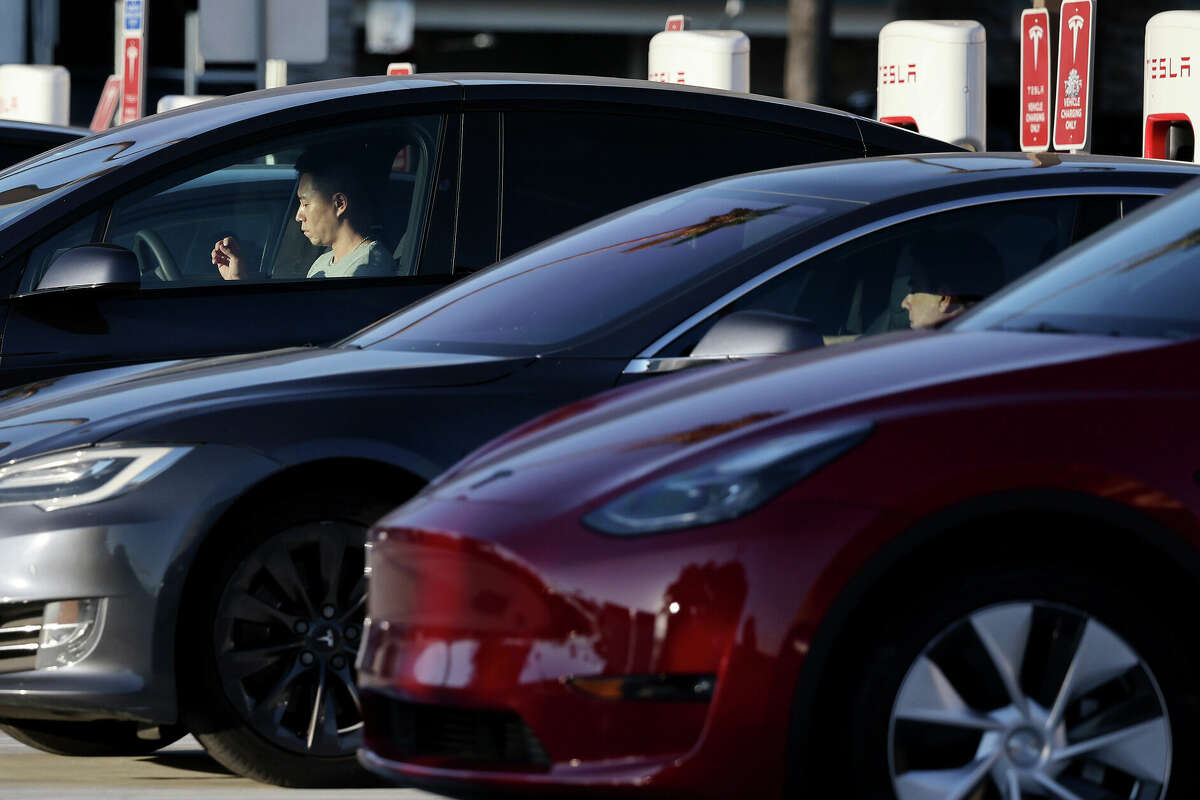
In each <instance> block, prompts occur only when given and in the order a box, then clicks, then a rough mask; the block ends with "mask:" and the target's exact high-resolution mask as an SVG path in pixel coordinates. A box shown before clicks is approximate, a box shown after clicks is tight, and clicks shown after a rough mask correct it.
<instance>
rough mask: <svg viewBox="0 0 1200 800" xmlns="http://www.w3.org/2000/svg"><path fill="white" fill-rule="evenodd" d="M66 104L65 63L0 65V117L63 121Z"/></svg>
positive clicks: (67, 75) (68, 84)
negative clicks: (63, 64)
mask: <svg viewBox="0 0 1200 800" xmlns="http://www.w3.org/2000/svg"><path fill="white" fill-rule="evenodd" d="M70 107H71V74H70V73H69V72H67V69H66V67H60V66H52V65H49V64H4V65H0V119H19V120H24V121H25V122H45V123H49V124H51V125H66V124H68V122H69V121H70V114H71V108H70Z"/></svg>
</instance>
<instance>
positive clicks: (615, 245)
mask: <svg viewBox="0 0 1200 800" xmlns="http://www.w3.org/2000/svg"><path fill="white" fill-rule="evenodd" d="M774 178H775V176H773V175H758V176H755V180H754V181H753V184H752V185H753V186H754V188H753V189H750V188H749V186H748V185H747V181H746V180H744V179H739V180H735V181H724V182H721V183H718V184H713V185H709V186H705V187H701V188H699V189H692V190H688V191H684V192H681V193H677V194H674V195H669V196H667V197H665V198H663V199H660V200H655V201H651V202H650V203H647V204H644V205H641V206H637V207H634V208H632V209H627V210H625V211H623V212H619V213H618V214H616V215H613V216H611V217H608V218H607V219H604V220H602V221H600V222H599V223H596V224H594V225H592V226H590V227H586V228H581V229H578V230H577V231H576V232H574V233H571V234H567V235H566V236H563V237H560V238H558V239H554V240H551V241H550V242H548V243H546V244H544V245H542V246H540V247H536V248H534V249H532V250H526V251H525V252H524V253H522V254H520V255H517V256H515V257H513V258H511V259H509V260H507V261H504V262H501V263H500V264H497V265H495V266H494V267H491V268H489V269H487V270H485V271H483V272H480V273H479V274H478V275H475V276H472V277H471V278H469V279H467V280H464V281H461V282H459V283H457V284H454V285H451V286H450V287H448V288H446V289H444V290H443V291H441V292H439V293H438V294H436V295H432V296H431V297H429V298H427V299H426V300H424V301H422V302H419V303H417V304H416V305H413V306H409V307H408V308H407V309H405V310H403V311H401V312H399V313H397V314H395V315H393V316H392V317H389V318H387V319H385V320H383V321H381V322H380V323H379V324H377V325H375V326H373V327H372V328H368V329H367V330H365V331H363V332H362V333H360V334H359V335H358V336H357V337H356V338H355V339H354V340H351V341H350V342H349V343H350V344H354V345H359V346H364V345H368V344H376V343H377V344H378V345H379V346H382V347H387V348H390V349H397V350H429V351H439V350H448V351H452V352H466V353H487V354H493V355H530V354H537V353H544V352H547V351H552V350H557V349H562V348H567V347H574V346H576V345H578V344H579V343H580V342H582V341H585V340H587V339H588V338H590V337H593V336H596V335H599V334H607V333H611V332H612V331H614V330H616V329H617V328H619V327H620V326H621V325H622V324H623V323H625V322H626V321H627V320H630V319H633V318H642V317H643V316H644V315H645V314H647V313H649V312H651V311H653V310H655V309H657V308H659V307H661V306H662V305H664V304H665V303H667V302H668V301H670V300H671V299H674V298H677V297H678V296H679V295H680V294H681V293H683V292H686V291H691V290H693V289H695V288H697V287H701V286H703V285H704V284H705V283H706V282H707V281H710V280H712V279H713V278H714V277H716V276H719V275H721V274H724V273H726V272H728V271H729V270H731V269H734V268H747V267H748V266H749V265H750V264H751V263H752V262H756V261H759V260H764V259H766V260H767V261H769V260H770V258H776V259H778V258H779V257H780V256H778V255H777V254H775V253H773V252H772V251H773V249H774V248H775V247H776V246H777V245H779V244H780V243H781V242H784V241H786V240H788V239H790V237H792V236H793V235H794V234H795V233H797V232H798V231H800V230H803V229H805V228H808V227H810V226H811V225H813V224H814V223H815V222H816V221H817V220H818V219H820V218H822V217H823V216H826V215H828V214H830V213H832V212H833V210H834V209H838V210H840V209H841V208H843V207H852V206H853V205H856V204H851V203H849V202H847V201H841V200H830V199H825V198H816V197H809V196H804V195H797V194H791V193H787V192H784V191H772V190H771V189H773V188H774V186H775V184H774V181H773V179H774ZM791 182H792V183H793V184H794V182H795V179H794V177H792V181H791ZM765 266H766V264H765V263H764V267H765ZM691 310H692V311H695V310H696V308H693V309H691ZM671 322H673V320H665V321H664V324H671Z"/></svg>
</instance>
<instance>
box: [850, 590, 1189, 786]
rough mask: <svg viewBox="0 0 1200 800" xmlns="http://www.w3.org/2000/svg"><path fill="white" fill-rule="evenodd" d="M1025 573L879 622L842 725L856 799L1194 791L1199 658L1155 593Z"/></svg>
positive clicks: (925, 601)
mask: <svg viewBox="0 0 1200 800" xmlns="http://www.w3.org/2000/svg"><path fill="white" fill-rule="evenodd" d="M1118 585H1119V583H1117V582H1114V581H1111V580H1110V579H1109V578H1108V577H1102V576H1100V575H1084V574H1071V573H1069V572H1063V571H1057V570H1014V571H1008V572H995V573H985V574H979V575H973V576H968V577H966V578H964V579H963V580H961V581H954V582H949V583H943V584H942V585H941V586H929V587H926V588H927V589H928V591H922V592H921V593H920V597H919V598H915V602H914V603H913V604H912V605H910V606H909V607H908V609H907V610H905V611H903V612H900V611H892V612H890V613H888V614H886V615H885V616H886V617H887V620H886V622H884V624H883V625H880V626H878V627H876V628H875V629H874V630H875V633H874V635H873V636H872V637H871V638H872V641H871V643H870V644H869V645H868V646H867V652H866V653H865V659H864V660H863V662H862V663H864V664H866V665H868V666H866V667H864V671H863V673H862V674H861V675H860V677H859V679H858V681H857V682H856V683H857V687H856V688H855V689H852V690H850V691H852V692H853V693H854V694H855V696H854V698H853V702H852V703H851V704H850V706H849V707H850V710H851V713H850V715H849V722H850V726H849V728H848V729H847V730H845V731H843V741H844V742H847V743H848V744H847V749H848V751H849V753H848V755H849V759H848V762H849V763H857V764H859V765H862V766H863V767H864V768H863V769H860V770H856V771H855V772H854V774H853V777H852V778H851V779H850V780H851V781H852V782H854V783H857V784H858V785H857V791H856V792H852V794H854V796H867V797H894V798H897V800H965V799H966V798H972V799H974V800H1031V799H1032V798H1045V799H1046V800H1072V799H1073V798H1097V799H1098V800H1101V799H1102V800H1108V799H1109V798H1111V799H1112V800H1116V798H1137V800H1161V798H1164V797H1166V796H1167V791H1168V789H1170V792H1171V796H1172V797H1194V796H1196V794H1195V792H1194V791H1193V790H1194V788H1195V775H1194V774H1193V773H1194V772H1195V770H1194V769H1193V767H1192V766H1191V764H1190V763H1189V759H1190V754H1191V753H1192V752H1193V750H1192V747H1193V746H1194V744H1195V742H1196V717H1197V714H1196V707H1195V701H1194V698H1193V693H1192V691H1191V689H1190V684H1191V681H1192V677H1191V676H1192V674H1193V673H1192V672H1191V669H1192V667H1193V666H1194V665H1195V663H1196V659H1195V657H1194V653H1193V651H1192V649H1191V648H1190V647H1188V646H1177V645H1181V644H1182V643H1181V642H1180V640H1179V639H1178V638H1173V637H1178V636H1179V631H1172V630H1170V629H1169V628H1164V627H1163V622H1164V620H1165V619H1167V618H1169V617H1170V616H1172V615H1171V614H1170V613H1169V612H1170V609H1169V608H1164V607H1163V606H1162V605H1159V604H1156V603H1155V602H1154V601H1152V600H1151V593H1149V592H1145V591H1138V590H1132V589H1131V590H1130V591H1129V593H1128V594H1126V593H1125V592H1121V591H1119V590H1116V589H1115V587H1116V586H1118Z"/></svg>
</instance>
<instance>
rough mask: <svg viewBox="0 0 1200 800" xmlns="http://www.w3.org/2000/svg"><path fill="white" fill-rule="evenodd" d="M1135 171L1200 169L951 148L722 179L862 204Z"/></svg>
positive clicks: (1157, 175) (1094, 182) (1172, 179)
mask: <svg viewBox="0 0 1200 800" xmlns="http://www.w3.org/2000/svg"><path fill="white" fill-rule="evenodd" d="M767 175H770V176H771V177H769V178H766V177H765V176H767ZM1138 175H1142V176H1145V177H1146V178H1147V185H1150V186H1159V187H1162V186H1166V187H1170V186H1174V185H1176V184H1178V183H1182V182H1183V181H1186V180H1188V179H1190V178H1194V177H1200V166H1198V165H1195V164H1189V163H1183V162H1179V161H1165V160H1161V159H1148V158H1132V157H1126V156H1105V155H1091V154H1076V155H1072V154H1068V153H993V152H982V153H972V152H952V153H923V154H910V155H893V156H881V157H875V158H855V159H847V160H844V161H827V162H820V163H816V164H806V165H802V166H796V167H783V168H780V169H775V170H770V171H768V172H762V173H752V174H751V175H748V176H735V177H732V178H724V179H721V180H724V181H729V182H731V183H734V182H738V181H743V180H744V181H748V182H751V183H753V182H755V181H756V180H767V181H770V182H771V183H773V184H775V185H776V186H779V187H786V186H787V185H788V184H789V183H794V184H795V185H796V187H797V190H798V191H801V192H802V193H804V194H810V195H820V196H822V197H828V198H831V199H836V200H845V201H849V202H852V203H858V204H869V203H880V202H884V201H887V200H892V199H896V198H899V197H911V196H913V195H919V194H921V193H923V192H931V191H944V190H947V189H950V190H954V189H956V188H963V189H964V190H966V191H978V190H979V189H980V188H981V186H980V184H984V183H987V184H993V186H991V187H989V188H990V189H994V190H996V191H1001V190H1003V188H1004V185H1005V184H1011V188H1013V189H1019V188H1021V187H1023V186H1029V185H1030V184H1037V185H1041V186H1052V185H1055V184H1061V185H1062V186H1075V185H1081V184H1086V185H1091V186H1100V185H1103V184H1104V183H1105V177H1106V176H1109V177H1112V178H1113V180H1114V181H1115V182H1116V184H1117V185H1120V186H1127V185H1130V184H1131V179H1132V178H1136V176H1138ZM757 176H764V177H763V178H757ZM1133 185H1136V181H1133ZM967 187H974V188H973V189H967Z"/></svg>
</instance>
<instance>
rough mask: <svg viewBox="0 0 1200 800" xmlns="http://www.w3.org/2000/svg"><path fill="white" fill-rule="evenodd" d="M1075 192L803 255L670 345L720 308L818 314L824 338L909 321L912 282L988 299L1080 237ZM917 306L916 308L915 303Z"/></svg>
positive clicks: (968, 212) (931, 220)
mask: <svg viewBox="0 0 1200 800" xmlns="http://www.w3.org/2000/svg"><path fill="white" fill-rule="evenodd" d="M1079 205H1080V201H1079V198H1076V197H1052V198H1039V199H1035V200H1012V201H1005V202H999V203H988V204H984V205H978V206H970V207H967V208H960V209H954V210H950V211H945V212H942V213H939V214H932V215H929V216H925V217H920V218H918V219H915V220H912V221H909V222H902V223H899V224H897V225H893V226H891V227H888V228H884V229H883V230H879V231H875V232H873V233H869V234H866V235H865V236H862V237H859V238H857V239H854V240H852V241H850V242H847V243H845V244H843V245H840V246H838V247H835V248H833V249H832V250H828V251H826V252H824V253H821V254H819V255H817V256H814V257H813V258H811V259H809V260H808V261H805V262H803V263H801V264H798V265H796V266H795V267H793V268H792V269H790V270H788V271H787V272H785V273H783V274H782V275H779V276H778V277H776V278H774V279H772V280H770V281H768V282H767V283H765V284H763V285H762V286H760V287H758V288H757V289H754V290H753V291H751V292H749V293H748V294H746V295H744V296H742V297H741V298H740V299H738V300H736V301H734V302H733V303H731V304H730V305H728V306H726V307H725V308H724V309H722V310H721V311H720V312H719V313H718V314H716V315H714V316H712V317H710V318H708V319H707V320H705V321H704V322H702V323H701V324H700V325H698V326H696V327H695V328H693V329H692V330H690V331H688V332H687V333H685V334H684V335H683V336H681V337H679V338H678V339H676V340H675V341H674V342H672V343H671V344H670V345H668V346H667V347H666V348H665V349H664V350H663V351H662V352H661V353H659V354H658V355H660V356H663V357H677V356H686V355H687V354H688V353H689V352H690V351H691V348H692V347H693V346H694V345H695V343H696V342H697V341H699V339H700V337H701V336H703V335H704V333H705V332H706V331H707V330H708V329H709V328H710V327H712V325H713V324H714V323H715V322H716V321H717V320H718V319H720V318H721V317H722V316H724V315H726V314H729V313H731V312H734V311H743V310H764V311H776V312H779V313H783V314H790V315H793V316H797V317H804V318H806V319H809V320H812V321H813V322H814V323H815V324H816V326H817V329H818V331H819V332H820V333H821V335H822V337H823V338H824V340H825V343H826V344H836V343H839V342H843V341H850V340H854V339H857V338H859V337H860V336H867V335H872V334H876V333H885V332H887V331H894V330H903V329H906V328H908V327H910V323H911V322H912V320H911V319H910V311H909V310H908V309H907V308H905V306H904V303H905V298H906V297H908V295H909V294H910V292H914V291H923V292H927V293H933V292H946V293H951V294H955V295H961V296H962V297H964V298H969V300H968V302H969V301H973V300H976V299H981V298H982V297H985V296H987V295H988V294H991V293H992V292H994V291H995V290H996V289H999V288H1000V287H1001V286H1003V285H1004V284H1006V283H1008V282H1010V281H1012V280H1014V279H1016V278H1017V277H1019V276H1021V275H1023V274H1025V273H1026V272H1028V271H1029V270H1031V269H1033V268H1034V267H1036V266H1038V265H1039V264H1041V263H1042V262H1043V261H1045V260H1046V259H1048V258H1050V257H1051V256H1053V255H1055V254H1056V253H1058V252H1059V251H1060V250H1062V249H1064V248H1066V247H1067V246H1068V245H1070V244H1071V243H1072V241H1073V238H1072V237H1073V232H1074V230H1075V224H1076V217H1077V214H1078V208H1079ZM911 313H915V312H911Z"/></svg>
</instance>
